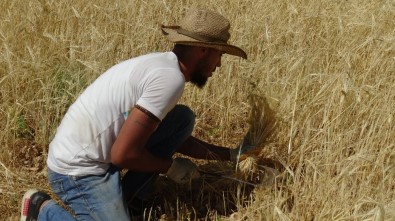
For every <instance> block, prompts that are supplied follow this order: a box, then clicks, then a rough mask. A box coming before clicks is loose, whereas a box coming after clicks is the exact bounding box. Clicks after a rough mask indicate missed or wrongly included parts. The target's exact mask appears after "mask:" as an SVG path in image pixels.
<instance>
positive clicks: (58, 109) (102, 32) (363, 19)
mask: <svg viewBox="0 0 395 221" xmlns="http://www.w3.org/2000/svg"><path fill="white" fill-rule="evenodd" d="M0 7H1V8H3V9H2V10H1V11H2V12H1V13H0V20H1V22H0V41H1V44H0V85H1V87H0V98H1V102H0V111H1V114H0V127H1V128H0V131H1V132H0V145H1V148H0V220H19V212H20V211H19V207H20V200H21V197H22V195H23V193H24V191H25V190H26V189H27V188H32V187H35V188H39V189H42V190H45V191H50V188H49V186H48V184H47V179H46V165H45V160H46V154H47V150H48V144H49V142H50V141H51V138H52V137H53V135H54V133H55V131H56V128H57V126H58V124H59V122H60V120H61V119H62V117H63V114H64V113H65V111H66V110H67V108H68V106H69V105H70V104H71V103H72V102H73V101H74V100H75V99H76V97H77V96H78V95H79V93H81V91H82V90H83V89H84V88H85V87H86V86H87V85H88V84H89V83H90V82H92V81H93V80H94V79H95V78H96V77H98V76H99V75H100V74H101V73H102V72H103V71H104V70H106V69H107V68H109V67H111V66H112V65H114V64H116V63H118V62H120V61H122V60H125V59H128V58H130V57H133V56H138V55H141V54H145V53H149V52H154V51H166V50H171V47H172V45H171V44H170V43H169V42H167V41H166V40H165V38H164V37H163V36H162V34H161V32H160V28H159V27H160V25H161V24H177V21H179V20H180V18H182V16H183V15H184V13H185V11H186V10H187V9H188V8H191V7H204V8H208V9H212V10H215V11H218V12H220V13H221V14H223V15H224V16H225V17H227V18H228V19H229V20H230V21H231V24H232V26H231V33H232V36H231V39H230V41H231V43H233V44H235V45H238V46H240V47H241V48H243V49H245V51H246V52H247V54H248V57H249V58H248V60H242V59H239V58H236V57H232V56H226V55H225V56H223V60H222V67H221V68H219V69H218V70H217V72H216V73H214V76H213V77H212V78H211V79H210V80H209V83H208V85H207V86H206V87H205V88H204V89H203V90H199V89H197V88H195V87H193V86H190V85H188V86H187V88H186V90H185V93H184V95H183V97H182V100H181V101H180V103H183V104H187V105H189V106H190V107H191V108H192V109H193V110H194V111H195V113H196V115H197V122H196V126H195V131H194V135H195V136H197V137H199V138H201V139H203V140H206V141H208V142H212V143H214V144H218V145H226V146H230V147H235V146H236V145H238V144H239V142H240V140H241V139H243V137H244V135H245V134H246V133H247V131H249V135H250V137H251V139H252V140H253V142H256V143H259V147H260V149H259V150H260V152H259V153H257V157H270V158H275V159H277V160H278V161H280V162H281V164H282V165H283V166H284V168H285V169H284V170H283V171H282V172H281V174H280V175H279V176H278V177H277V178H278V179H277V178H276V180H275V182H274V183H272V185H265V186H261V187H257V188H249V187H246V186H243V185H239V184H237V183H234V182H230V181H225V180H218V179H214V180H213V179H211V180H210V179H208V178H207V179H206V180H200V181H196V182H195V183H193V184H190V185H189V186H177V185H172V183H168V182H167V181H164V183H165V184H166V185H164V186H161V187H160V188H161V191H163V192H162V193H163V195H164V196H166V194H165V193H167V195H168V196H167V197H163V198H164V199H163V200H162V201H161V202H159V203H158V204H157V206H156V207H155V208H153V209H152V210H150V211H148V212H147V214H146V216H145V219H146V220H157V219H161V220H283V221H286V220H372V221H373V220H375V221H376V220H377V221H381V220H395V126H394V119H393V118H394V115H395V2H394V1H393V0H370V1H369V0H366V1H364V0H347V1H342V0H322V1H312V0H296V1H286V0H277V1H273V0H256V1H253V0H243V1H241V0H217V1H212V0H202V1H190V0H183V1H175V0H172V1H170V0H151V1H142V0H141V1H137V0H114V1H104V0H97V1H88V0H78V1H77V0H69V1H65V0H59V1H54V0H3V1H1V2H0ZM268 114H270V115H268ZM262 115H264V116H263V117H262ZM267 123H270V125H271V127H270V128H269V129H270V131H269V130H267V127H266V128H265V125H267ZM197 163H198V164H199V166H200V167H202V168H204V167H210V168H216V170H221V169H223V168H228V167H229V165H221V164H220V163H219V162H206V161H198V162H197ZM180 190H183V191H180ZM114 220H116V219H114Z"/></svg>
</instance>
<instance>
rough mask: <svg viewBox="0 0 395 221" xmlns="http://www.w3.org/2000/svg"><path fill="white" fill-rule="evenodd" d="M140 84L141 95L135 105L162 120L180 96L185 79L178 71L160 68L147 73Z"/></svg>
mask: <svg viewBox="0 0 395 221" xmlns="http://www.w3.org/2000/svg"><path fill="white" fill-rule="evenodd" d="M140 86H141V87H142V95H141V97H140V98H139V99H138V101H137V105H139V106H141V107H143V108H144V109H146V110H147V111H149V112H150V113H152V114H153V115H155V116H156V117H157V118H158V119H159V120H163V118H164V117H165V116H166V114H167V113H168V112H169V111H170V110H171V109H173V107H174V106H175V105H176V104H177V102H178V100H179V99H180V98H181V95H182V93H183V91H184V86H185V80H184V78H183V76H182V74H181V73H180V72H179V71H176V70H173V69H160V70H156V71H154V72H153V73H151V74H149V75H147V77H146V79H145V80H144V81H142V82H141V85H140Z"/></svg>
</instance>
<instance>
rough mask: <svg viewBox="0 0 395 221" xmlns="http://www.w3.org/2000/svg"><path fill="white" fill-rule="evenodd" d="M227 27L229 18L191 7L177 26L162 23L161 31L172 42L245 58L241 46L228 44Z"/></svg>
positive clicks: (228, 34)
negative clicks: (207, 48)
mask: <svg viewBox="0 0 395 221" xmlns="http://www.w3.org/2000/svg"><path fill="white" fill-rule="evenodd" d="M229 28H230V23H229V20H228V19H226V18H225V17H223V16H222V15H220V14H218V13H216V12H213V11H209V10H202V9H191V10H189V12H188V13H187V14H186V16H185V17H184V19H183V20H182V21H181V22H180V25H179V26H165V25H162V32H163V34H164V35H165V36H166V37H167V39H168V40H169V41H171V42H173V43H177V44H183V45H193V46H201V47H209V48H215V49H217V50H220V51H223V52H225V53H227V54H231V55H236V56H239V57H242V58H245V59H247V54H246V53H245V52H244V51H243V50H242V49H241V48H239V47H236V46H234V45H230V44H228V40H229V38H230V33H229Z"/></svg>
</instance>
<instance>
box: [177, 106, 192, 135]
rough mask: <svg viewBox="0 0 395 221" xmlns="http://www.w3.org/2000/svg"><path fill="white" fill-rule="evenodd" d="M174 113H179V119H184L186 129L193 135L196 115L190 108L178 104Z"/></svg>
mask: <svg viewBox="0 0 395 221" xmlns="http://www.w3.org/2000/svg"><path fill="white" fill-rule="evenodd" d="M174 111H175V112H176V113H177V117H180V119H183V121H184V125H185V129H186V130H187V131H189V133H190V134H192V131H193V128H194V126H195V118H196V115H195V113H194V112H193V111H192V110H191V109H190V108H189V107H188V106H185V105H182V104H178V105H176V106H175V107H174Z"/></svg>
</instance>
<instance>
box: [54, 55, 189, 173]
mask: <svg viewBox="0 0 395 221" xmlns="http://www.w3.org/2000/svg"><path fill="white" fill-rule="evenodd" d="M184 86H185V78H184V75H183V74H182V72H181V70H180V68H179V65H178V60H177V57H176V55H175V54H174V53H173V52H165V53H153V54H148V55H143V56H140V57H137V58H133V59H130V60H127V61H124V62H121V63H119V64H117V65H115V66H113V67H112V68H110V69H109V70H107V71H106V72H105V73H104V74H102V75H101V76H100V77H99V78H97V79H96V80H95V81H94V82H93V83H92V84H91V85H90V86H89V87H88V88H87V89H86V90H85V91H84V92H83V93H82V94H81V95H80V96H79V97H78V98H77V100H76V101H75V103H73V104H72V105H71V106H70V108H69V109H68V111H67V113H66V114H65V116H64V118H63V120H62V122H61V124H60V126H59V127H58V129H57V132H56V135H55V137H54V139H53V140H52V142H51V143H50V144H49V152H48V159H47V164H48V167H49V168H50V169H51V170H53V171H55V172H57V173H60V174H65V175H77V176H83V175H90V174H92V175H93V174H96V175H98V174H103V173H105V172H106V171H107V169H108V168H109V166H110V163H111V147H112V145H113V143H114V141H115V139H116V137H117V135H118V133H119V131H120V129H121V127H122V125H123V123H124V122H125V120H126V118H127V115H128V113H129V111H130V110H131V108H133V107H134V106H135V105H136V104H137V105H139V106H141V107H143V108H145V109H146V110H148V111H149V112H151V113H152V114H154V115H155V116H156V117H157V118H159V119H160V120H162V119H163V118H164V117H165V116H166V114H167V113H168V112H169V111H170V110H171V109H172V108H173V107H174V106H175V105H176V104H177V102H178V100H179V99H180V97H181V95H182V93H183V90H184Z"/></svg>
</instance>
